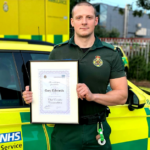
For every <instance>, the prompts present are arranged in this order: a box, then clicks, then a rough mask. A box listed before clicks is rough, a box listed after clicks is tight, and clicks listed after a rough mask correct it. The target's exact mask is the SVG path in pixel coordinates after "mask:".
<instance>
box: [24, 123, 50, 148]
mask: <svg viewBox="0 0 150 150" xmlns="http://www.w3.org/2000/svg"><path fill="white" fill-rule="evenodd" d="M22 134H23V149H24V150H29V149H32V150H47V144H46V137H45V134H44V130H43V127H42V124H30V125H22ZM39 142H40V143H39Z"/></svg>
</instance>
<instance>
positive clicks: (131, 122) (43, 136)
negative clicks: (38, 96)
mask: <svg viewBox="0 0 150 150" xmlns="http://www.w3.org/2000/svg"><path fill="white" fill-rule="evenodd" d="M111 112H112V114H111V115H110V116H109V118H107V121H108V122H109V124H110V126H111V128H112V133H111V136H110V140H111V143H112V150H141V149H142V150H150V109H149V108H143V109H139V110H134V111H129V110H128V108H127V107H126V106H124V105H123V106H113V107H111ZM123 114H124V115H123ZM120 115H122V116H120ZM118 116H120V117H118ZM17 131H20V132H21V137H22V140H20V141H15V142H6V143H0V150H1V149H2V148H3V147H7V148H8V146H11V145H14V144H20V145H21V147H20V148H17V150H29V149H42V150H50V138H51V133H52V131H53V126H51V125H49V124H45V125H43V124H30V109H29V108H18V109H1V110H0V134H2V133H11V132H17ZM39 141H40V144H39ZM9 150H11V148H9Z"/></svg>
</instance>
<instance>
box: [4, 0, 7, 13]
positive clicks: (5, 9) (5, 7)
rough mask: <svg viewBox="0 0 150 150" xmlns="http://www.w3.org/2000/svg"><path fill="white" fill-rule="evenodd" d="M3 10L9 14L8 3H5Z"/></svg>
mask: <svg viewBox="0 0 150 150" xmlns="http://www.w3.org/2000/svg"><path fill="white" fill-rule="evenodd" d="M3 10H4V11H5V12H7V11H8V4H7V2H6V1H5V2H4V5H3Z"/></svg>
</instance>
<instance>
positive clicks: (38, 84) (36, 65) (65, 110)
mask: <svg viewBox="0 0 150 150" xmlns="http://www.w3.org/2000/svg"><path fill="white" fill-rule="evenodd" d="M77 83H78V61H72V60H66V61H30V87H31V91H32V93H33V95H32V96H33V100H32V103H31V123H54V124H57V123H59V124H60V123H61V124H78V123H79V112H78V97H77V93H76V85H77Z"/></svg>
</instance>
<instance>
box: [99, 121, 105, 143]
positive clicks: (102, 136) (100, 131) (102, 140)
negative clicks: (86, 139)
mask: <svg viewBox="0 0 150 150" xmlns="http://www.w3.org/2000/svg"><path fill="white" fill-rule="evenodd" d="M100 125H101V127H99V126H100ZM97 132H98V134H99V135H100V139H98V144H100V145H105V143H106V140H105V138H104V134H103V124H102V123H101V122H98V123H97Z"/></svg>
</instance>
